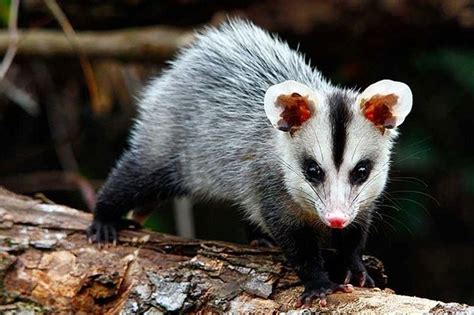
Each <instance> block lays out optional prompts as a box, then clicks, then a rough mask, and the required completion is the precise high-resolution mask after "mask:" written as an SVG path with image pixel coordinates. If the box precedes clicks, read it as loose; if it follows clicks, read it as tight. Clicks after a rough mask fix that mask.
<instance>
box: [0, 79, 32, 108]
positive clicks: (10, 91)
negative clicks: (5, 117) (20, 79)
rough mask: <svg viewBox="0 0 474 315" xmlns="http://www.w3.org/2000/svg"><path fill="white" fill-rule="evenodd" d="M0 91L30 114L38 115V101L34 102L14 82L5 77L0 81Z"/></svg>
mask: <svg viewBox="0 0 474 315" xmlns="http://www.w3.org/2000/svg"><path fill="white" fill-rule="evenodd" d="M0 93H3V94H5V96H6V97H7V98H9V99H10V100H11V101H13V102H14V103H16V104H18V105H19V106H20V107H21V108H23V110H24V111H25V112H27V113H28V114H30V115H31V116H38V114H39V112H40V107H39V104H38V102H36V101H35V100H34V99H33V98H32V97H31V95H29V94H28V93H27V92H25V91H23V90H21V89H20V88H18V87H17V86H15V84H13V83H12V82H10V81H9V80H7V79H6V78H3V80H1V81H0Z"/></svg>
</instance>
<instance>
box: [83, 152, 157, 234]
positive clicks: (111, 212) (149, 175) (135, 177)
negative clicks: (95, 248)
mask: <svg viewBox="0 0 474 315" xmlns="http://www.w3.org/2000/svg"><path fill="white" fill-rule="evenodd" d="M157 182H159V180H158V179H157V176H156V174H154V173H153V172H150V171H149V170H147V169H145V168H144V167H143V165H141V164H140V159H138V158H137V157H136V156H135V155H134V154H133V153H132V152H131V151H127V152H125V153H124V154H123V155H122V157H121V158H120V160H119V162H118V163H117V166H116V167H115V168H114V169H113V170H112V172H111V173H110V175H109V176H108V178H107V181H106V183H105V184H104V186H103V187H102V189H101V191H100V192H99V196H98V200H97V205H96V207H95V209H94V220H93V222H92V224H91V226H90V227H89V228H88V229H87V235H88V238H89V240H91V241H94V242H97V243H108V242H115V241H116V240H117V230H119V229H121V228H124V227H125V226H127V225H130V224H129V223H132V222H130V220H129V223H127V220H124V219H122V216H123V215H124V214H125V213H126V212H127V211H129V210H131V209H132V208H134V207H136V206H140V205H142V204H143V203H144V202H145V201H147V200H148V198H152V197H153V196H154V195H155V194H156V193H157ZM137 225H138V224H137Z"/></svg>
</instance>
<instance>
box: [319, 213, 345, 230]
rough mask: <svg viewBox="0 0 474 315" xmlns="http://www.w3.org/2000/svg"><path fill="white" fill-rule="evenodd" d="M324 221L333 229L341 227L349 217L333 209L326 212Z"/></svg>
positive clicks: (343, 226)
mask: <svg viewBox="0 0 474 315" xmlns="http://www.w3.org/2000/svg"><path fill="white" fill-rule="evenodd" d="M324 220H325V223H326V224H327V225H328V226H329V227H330V228H333V229H343V228H345V227H346V226H347V224H348V223H349V218H348V216H347V215H345V214H344V213H342V212H341V211H334V212H329V213H326V215H325V216H324Z"/></svg>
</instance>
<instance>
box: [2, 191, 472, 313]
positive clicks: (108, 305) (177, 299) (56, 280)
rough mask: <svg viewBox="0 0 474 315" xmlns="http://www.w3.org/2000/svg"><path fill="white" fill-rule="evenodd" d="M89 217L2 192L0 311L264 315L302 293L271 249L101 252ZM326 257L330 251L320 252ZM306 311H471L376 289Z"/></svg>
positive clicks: (132, 236)
mask: <svg viewBox="0 0 474 315" xmlns="http://www.w3.org/2000/svg"><path fill="white" fill-rule="evenodd" d="M90 220H91V215H90V214H87V213H84V212H80V211H78V210H74V209H71V208H68V207H65V206H60V205H49V204H42V203H41V202H40V201H37V200H33V199H29V198H26V197H23V196H19V195H15V194H13V193H10V192H8V191H6V190H2V189H0V225H1V230H0V231H1V235H0V247H1V249H2V252H1V253H0V281H1V282H0V290H2V292H1V294H0V299H1V304H3V306H1V307H0V309H2V310H13V311H21V310H26V309H28V310H30V311H31V310H32V309H34V310H35V311H38V312H43V311H44V312H52V313H57V312H62V313H72V312H82V313H97V314H98V313H108V314H111V313H118V312H120V311H122V312H123V313H125V314H129V313H143V312H148V311H149V312H153V311H156V312H173V311H181V312H199V311H203V312H210V311H214V312H223V311H231V312H247V313H248V312H256V311H259V312H264V313H271V312H282V311H290V310H293V309H294V306H295V303H296V300H297V297H298V295H299V294H300V293H301V292H302V289H303V288H302V286H301V285H300V284H299V282H298V278H297V277H296V275H295V274H294V273H293V272H292V271H291V269H289V268H287V267H286V266H285V264H284V260H283V257H282V255H281V253H280V251H278V250H277V249H274V248H258V247H250V246H245V245H237V244H231V243H226V242H217V241H202V240H191V239H184V238H181V237H177V236H171V235H165V234H160V233H149V232H144V231H129V230H125V231H122V232H121V233H120V238H119V239H120V244H121V245H119V246H117V247H108V248H104V249H99V248H98V247H96V246H94V245H92V244H88V243H87V242H86V238H85V235H84V229H85V228H86V227H87V226H88V224H89V222H90ZM328 255H329V256H330V255H331V252H330V251H327V252H325V256H328ZM369 261H372V262H373V261H376V260H374V258H372V259H366V263H367V262H369ZM376 265H377V264H376ZM377 266H378V267H376V268H375V269H378V270H379V272H380V271H382V270H383V268H382V269H380V267H381V265H380V263H378V265H377ZM369 267H370V266H369ZM372 267H373V266H372ZM369 272H374V270H369ZM311 309H312V310H313V311H327V312H332V311H337V312H342V313H353V312H370V313H387V312H393V313H395V312H396V313H413V312H415V313H421V312H424V313H426V312H429V311H433V312H444V313H447V312H466V313H469V312H472V311H474V308H471V307H469V306H467V305H461V304H456V303H448V304H446V303H442V302H438V301H432V300H428V299H422V298H417V297H408V296H402V295H396V294H393V292H392V291H391V290H380V289H371V290H369V289H356V290H355V291H354V292H353V293H346V294H333V295H330V296H329V298H328V305H327V306H326V307H324V308H323V307H320V306H318V303H313V306H312V307H311Z"/></svg>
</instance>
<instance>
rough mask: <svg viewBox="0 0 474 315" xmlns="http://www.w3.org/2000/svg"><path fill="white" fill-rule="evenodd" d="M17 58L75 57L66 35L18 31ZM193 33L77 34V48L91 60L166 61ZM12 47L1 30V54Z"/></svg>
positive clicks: (167, 29) (165, 29)
mask: <svg viewBox="0 0 474 315" xmlns="http://www.w3.org/2000/svg"><path fill="white" fill-rule="evenodd" d="M18 34H19V38H20V41H19V42H18V51H17V55H24V56H34V57H36V58H38V57H57V56H73V55H74V56H75V55H77V51H76V50H75V49H74V48H73V47H72V45H71V42H70V41H69V40H68V39H67V37H66V35H65V34H64V32H63V31H57V30H38V29H28V30H22V29H19V30H18ZM192 34H193V33H192V31H190V30H188V29H181V28H176V27H171V26H163V25H160V26H149V27H139V28H125V29H118V30H110V31H81V32H76V37H75V41H76V45H77V47H79V50H80V51H82V52H84V53H85V54H86V55H87V57H88V58H89V59H91V58H113V59H123V60H130V59H135V60H148V61H150V60H152V61H162V60H164V59H167V58H170V57H172V56H173V54H174V53H175V52H176V50H177V49H179V48H181V47H183V46H184V45H186V44H188V43H190V42H191V41H192V39H193V35H192ZM8 45H9V35H8V32H6V31H5V32H3V31H1V30H0V52H5V51H6V50H7V48H8Z"/></svg>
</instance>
